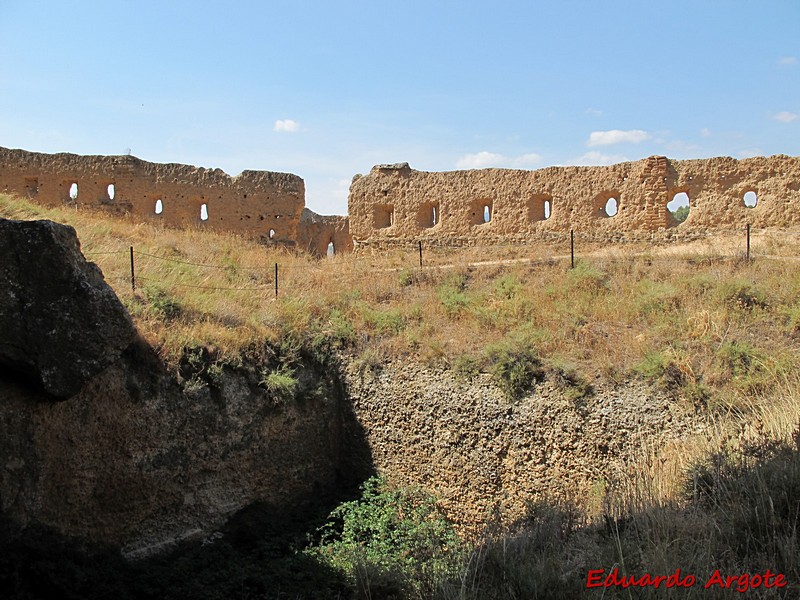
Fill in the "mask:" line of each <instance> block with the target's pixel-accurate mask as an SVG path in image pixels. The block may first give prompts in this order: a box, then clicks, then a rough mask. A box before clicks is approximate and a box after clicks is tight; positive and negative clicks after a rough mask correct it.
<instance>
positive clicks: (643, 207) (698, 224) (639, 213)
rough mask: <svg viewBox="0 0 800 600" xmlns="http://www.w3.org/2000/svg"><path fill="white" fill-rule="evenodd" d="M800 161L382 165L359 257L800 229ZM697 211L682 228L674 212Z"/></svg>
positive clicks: (361, 210)
mask: <svg viewBox="0 0 800 600" xmlns="http://www.w3.org/2000/svg"><path fill="white" fill-rule="evenodd" d="M798 190H800V159H798V158H792V157H788V156H773V157H770V158H764V157H760V158H753V159H745V160H734V159H732V158H717V159H707V160H689V161H671V160H669V159H668V158H666V157H663V156H651V157H649V158H647V159H643V160H640V161H636V162H627V163H620V164H616V165H611V166H607V167H548V168H546V169H539V170H536V171H521V170H511V169H480V170H472V171H451V172H444V173H428V172H421V171H415V170H413V169H411V168H410V167H409V165H408V163H399V164H389V165H377V166H375V167H373V169H372V170H371V171H370V173H369V174H368V175H366V176H356V177H355V178H354V179H353V183H352V185H351V187H350V196H349V215H350V232H351V234H352V236H353V243H354V247H355V249H356V250H360V249H374V250H381V249H385V248H390V247H393V246H400V245H405V244H409V243H412V242H416V241H417V240H423V241H425V242H426V243H427V244H428V245H433V246H435V245H448V246H459V245H473V244H486V245H488V244H493V243H509V242H510V243H525V242H529V241H535V240H556V239H563V238H564V236H565V235H566V234H568V233H569V231H570V230H574V231H575V232H576V233H578V234H580V235H581V236H583V238H584V239H594V240H596V241H598V242H624V241H635V240H653V241H657V240H660V239H670V238H675V237H683V238H687V239H689V238H697V237H702V236H704V235H706V233H707V232H709V231H718V230H721V229H736V228H743V227H744V226H745V225H746V223H751V224H752V225H754V226H757V227H762V228H763V227H786V226H795V225H798V224H799V223H800V193H798ZM679 201H681V202H683V203H685V202H687V201H688V203H689V208H690V211H689V218H688V219H687V220H686V222H683V223H679V222H678V221H677V220H676V219H675V218H674V216H673V214H672V211H673V210H674V207H673V208H672V209H671V208H670V207H668V204H670V203H672V204H673V205H674V204H675V203H676V202H679Z"/></svg>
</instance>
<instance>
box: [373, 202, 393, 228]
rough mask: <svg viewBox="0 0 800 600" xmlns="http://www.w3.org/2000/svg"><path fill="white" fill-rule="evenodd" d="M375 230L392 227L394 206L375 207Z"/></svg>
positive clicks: (382, 205)
mask: <svg viewBox="0 0 800 600" xmlns="http://www.w3.org/2000/svg"><path fill="white" fill-rule="evenodd" d="M374 224H375V229H385V228H387V227H391V226H392V225H394V206H392V205H390V204H381V205H378V206H376V207H375V212H374Z"/></svg>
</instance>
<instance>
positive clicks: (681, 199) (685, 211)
mask: <svg viewBox="0 0 800 600" xmlns="http://www.w3.org/2000/svg"><path fill="white" fill-rule="evenodd" d="M667 210H668V211H669V212H670V214H671V215H672V219H673V220H674V222H675V224H676V225H677V224H679V223H683V222H684V221H685V220H686V219H687V218H688V216H689V195H688V194H687V193H686V192H679V193H677V194H675V195H674V196H673V197H672V200H670V201H669V202H667Z"/></svg>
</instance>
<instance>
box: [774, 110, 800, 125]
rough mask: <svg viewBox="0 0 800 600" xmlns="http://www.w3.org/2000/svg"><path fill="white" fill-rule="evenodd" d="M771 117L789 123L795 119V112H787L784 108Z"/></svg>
mask: <svg viewBox="0 0 800 600" xmlns="http://www.w3.org/2000/svg"><path fill="white" fill-rule="evenodd" d="M773 119H775V120H776V121H781V122H783V123H791V122H792V121H794V120H795V119H797V114H795V113H793V112H789V111H788V110H784V111H782V112H779V113H778V114H777V115H775V116H774V117H773Z"/></svg>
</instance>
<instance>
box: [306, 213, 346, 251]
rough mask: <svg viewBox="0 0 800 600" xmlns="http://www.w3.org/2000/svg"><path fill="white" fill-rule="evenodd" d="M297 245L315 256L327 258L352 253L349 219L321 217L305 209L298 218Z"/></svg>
mask: <svg viewBox="0 0 800 600" xmlns="http://www.w3.org/2000/svg"><path fill="white" fill-rule="evenodd" d="M298 245H299V246H300V247H301V248H302V249H304V250H307V251H308V252H310V253H311V254H313V255H315V256H327V255H328V254H329V251H330V254H331V255H333V254H337V253H344V252H352V251H353V238H352V237H351V235H350V225H349V219H348V218H347V217H338V216H322V215H318V214H317V213H315V212H313V211H310V210H308V209H305V210H304V211H303V214H302V216H301V218H300V238H299V240H298Z"/></svg>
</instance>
